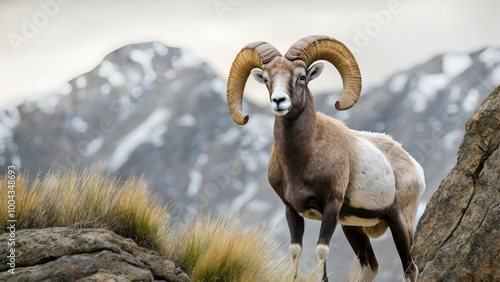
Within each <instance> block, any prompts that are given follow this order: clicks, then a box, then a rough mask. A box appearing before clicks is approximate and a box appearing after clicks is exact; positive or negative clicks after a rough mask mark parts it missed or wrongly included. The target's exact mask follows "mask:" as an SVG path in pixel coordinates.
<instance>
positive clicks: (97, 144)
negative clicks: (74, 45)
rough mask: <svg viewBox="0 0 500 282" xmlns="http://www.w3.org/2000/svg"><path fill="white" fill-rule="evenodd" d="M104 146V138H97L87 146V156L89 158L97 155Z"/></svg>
mask: <svg viewBox="0 0 500 282" xmlns="http://www.w3.org/2000/svg"><path fill="white" fill-rule="evenodd" d="M102 145H104V138H102V137H97V138H96V139H94V140H92V141H90V143H89V144H88V145H87V148H86V151H85V154H86V155H87V156H91V155H93V154H95V153H96V152H97V151H98V150H99V149H100V148H101V147H102Z"/></svg>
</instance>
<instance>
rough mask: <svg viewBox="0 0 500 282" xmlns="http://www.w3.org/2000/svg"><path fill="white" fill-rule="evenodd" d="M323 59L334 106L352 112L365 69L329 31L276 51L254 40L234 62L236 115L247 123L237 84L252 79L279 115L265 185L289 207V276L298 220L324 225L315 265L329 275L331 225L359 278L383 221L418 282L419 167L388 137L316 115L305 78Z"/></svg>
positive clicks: (369, 271) (296, 252) (297, 247)
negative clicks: (335, 79)
mask: <svg viewBox="0 0 500 282" xmlns="http://www.w3.org/2000/svg"><path fill="white" fill-rule="evenodd" d="M318 60H325V61H328V62H330V63H331V64H333V65H334V66H335V67H336V68H337V70H338V71H339V73H340V75H341V77H342V81H343V85H344V89H343V94H342V96H341V97H340V99H339V100H338V101H337V102H336V104H335V107H336V108H337V109H338V110H346V109H349V108H351V107H352V106H353V105H354V104H355V103H356V102H357V100H358V98H359V95H360V92H361V75H360V72H359V68H358V64H357V62H356V60H355V59H354V56H353V55H352V54H351V52H350V51H349V50H348V49H347V48H346V47H345V46H344V45H343V44H342V43H340V42H339V41H337V40H335V39H333V38H330V37H326V36H309V37H305V38H303V39H301V40H299V41H297V42H296V43H295V44H293V45H292V46H291V47H290V48H289V49H288V51H287V53H286V54H285V56H282V55H281V54H280V53H279V52H278V51H277V50H276V49H275V48H274V47H273V46H272V45H270V44H269V43H266V42H255V43H251V44H248V45H247V46H245V47H244V48H243V49H242V50H241V51H240V53H239V54H238V55H237V56H236V59H235V60H234V62H233V64H232V67H231V71H230V73H229V79H228V85H227V102H228V106H229V111H230V113H231V116H232V118H233V120H234V121H235V122H236V123H238V124H241V125H243V124H246V123H247V122H248V115H246V114H245V113H243V110H242V99H243V90H244V87H245V83H246V80H247V79H248V77H249V75H250V74H252V76H253V77H254V78H255V79H256V80H257V81H258V82H260V83H263V84H265V85H266V87H267V89H268V91H269V95H270V96H269V97H270V102H271V107H272V109H273V111H274V112H275V114H276V116H275V121H274V146H273V150H272V152H271V157H270V160H269V167H268V178H269V183H270V184H271V186H272V187H273V189H274V190H275V191H276V193H277V194H278V196H279V197H280V198H281V200H282V201H283V203H284V204H285V206H286V219H287V222H288V226H289V229H290V235H291V244H290V256H291V259H292V267H293V268H294V269H293V271H294V272H295V275H296V274H297V270H298V263H299V258H300V255H301V252H302V237H303V233H304V217H305V218H309V219H314V220H319V221H321V227H320V234H319V240H318V243H317V246H316V257H317V260H318V267H322V268H323V280H325V281H327V280H328V277H327V272H326V258H327V256H328V252H329V244H330V240H331V238H332V235H333V232H334V230H335V228H336V226H337V223H340V224H341V225H342V230H343V231H344V234H345V236H346V238H347V240H348V241H349V243H350V245H351V247H352V249H353V250H354V253H355V254H356V255H357V259H358V262H357V263H356V264H357V266H358V271H359V273H358V274H359V277H358V278H359V279H358V281H371V280H373V278H374V277H375V275H376V274H377V271H378V262H377V259H376V258H375V254H374V253H373V249H372V247H371V244H370V240H369V237H371V238H377V237H379V236H381V235H382V234H384V233H385V231H386V230H387V228H388V227H389V228H390V230H391V232H392V235H393V238H394V242H395V244H396V248H397V251H398V253H399V256H400V258H401V262H402V265H403V272H404V274H403V275H404V277H403V280H404V281H416V278H417V274H418V269H417V267H416V266H415V264H414V263H413V261H412V258H411V255H410V250H411V247H412V244H413V233H414V220H415V215H416V211H417V207H418V201H419V199H420V197H421V195H422V193H423V191H424V189H425V184H424V172H423V170H422V168H421V166H420V165H419V164H418V163H417V162H416V161H415V160H414V159H413V158H412V157H411V156H410V155H409V154H408V153H407V152H406V151H405V150H403V149H402V148H401V145H400V144H398V143H397V142H395V141H394V140H392V138H390V137H389V136H387V135H384V134H381V133H372V132H364V131H356V130H351V129H349V128H347V127H346V126H345V125H344V124H343V123H342V122H341V121H339V120H336V119H334V118H331V117H328V116H326V115H324V114H322V113H319V112H316V110H315V107H314V101H313V97H312V94H311V92H310V91H309V88H308V83H309V82H310V81H311V80H313V79H314V78H316V77H318V76H319V75H320V74H321V72H322V70H323V67H324V64H323V63H322V62H318V63H316V64H313V63H314V62H316V61H318Z"/></svg>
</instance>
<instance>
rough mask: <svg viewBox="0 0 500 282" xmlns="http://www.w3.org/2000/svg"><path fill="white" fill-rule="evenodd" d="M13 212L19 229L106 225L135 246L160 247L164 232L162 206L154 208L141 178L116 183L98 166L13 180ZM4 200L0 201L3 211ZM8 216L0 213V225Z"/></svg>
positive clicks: (2, 187)
mask: <svg viewBox="0 0 500 282" xmlns="http://www.w3.org/2000/svg"><path fill="white" fill-rule="evenodd" d="M7 181H8V178H7V176H5V175H4V176H1V177H0V193H1V195H7V187H8V185H7ZM15 191H16V198H15V199H16V216H17V226H18V229H29V228H48V227H58V226H76V227H84V228H108V229H111V230H113V231H114V232H116V233H117V234H120V235H121V236H124V237H127V238H132V239H133V240H134V241H136V242H137V244H138V245H140V246H143V247H147V248H151V249H156V250H159V249H160V248H161V245H160V242H161V241H162V239H163V238H164V237H165V236H166V233H167V226H166V223H167V222H168V219H169V214H168V209H167V207H158V206H155V197H154V196H152V195H151V192H150V190H149V189H148V185H147V183H146V181H145V180H144V179H143V178H137V177H132V178H130V179H128V180H126V181H120V180H119V179H118V178H117V177H116V176H114V175H112V174H111V173H109V172H108V173H104V172H102V171H101V169H100V168H99V169H97V170H90V169H85V170H83V171H81V172H77V171H76V170H70V171H68V172H65V173H57V174H52V173H48V174H47V175H46V176H45V177H44V178H43V179H42V178H41V177H40V175H38V177H36V178H35V180H33V181H32V183H31V184H30V183H29V180H28V175H27V174H22V173H21V174H19V175H18V176H17V178H16V186H15ZM6 203H7V201H5V200H4V201H0V209H2V210H6V209H7V208H6V207H5V204H6ZM6 223H7V214H6V213H1V214H0V227H1V228H2V229H3V228H4V227H5V225H6Z"/></svg>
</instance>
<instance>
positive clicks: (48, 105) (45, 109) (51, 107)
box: [37, 95, 59, 114]
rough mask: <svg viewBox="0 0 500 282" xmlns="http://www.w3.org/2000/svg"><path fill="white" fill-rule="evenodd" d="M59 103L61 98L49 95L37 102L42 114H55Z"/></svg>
mask: <svg viewBox="0 0 500 282" xmlns="http://www.w3.org/2000/svg"><path fill="white" fill-rule="evenodd" d="M58 103H59V97H57V96H56V95H49V96H47V97H44V98H42V99H38V100H37V105H38V108H39V109H40V111H41V112H42V113H46V114H53V113H54V111H55V109H56V107H57V104H58Z"/></svg>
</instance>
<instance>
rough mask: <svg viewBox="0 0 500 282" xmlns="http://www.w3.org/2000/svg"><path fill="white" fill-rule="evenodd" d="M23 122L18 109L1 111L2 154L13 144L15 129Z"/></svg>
mask: <svg viewBox="0 0 500 282" xmlns="http://www.w3.org/2000/svg"><path fill="white" fill-rule="evenodd" d="M20 121H21V116H20V114H19V111H18V110H17V108H16V107H10V108H6V109H5V110H3V111H0V153H2V154H3V152H4V151H5V148H6V147H7V146H8V145H9V144H11V143H12V142H13V138H14V128H15V127H16V126H17V125H18V124H19V122H20Z"/></svg>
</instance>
